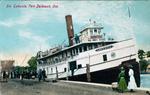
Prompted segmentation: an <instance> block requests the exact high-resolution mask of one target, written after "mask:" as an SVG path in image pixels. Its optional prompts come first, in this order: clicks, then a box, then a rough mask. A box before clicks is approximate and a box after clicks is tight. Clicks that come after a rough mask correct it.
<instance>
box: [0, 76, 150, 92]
mask: <svg viewBox="0 0 150 95" xmlns="http://www.w3.org/2000/svg"><path fill="white" fill-rule="evenodd" d="M0 85H1V86H0V91H1V92H0V95H150V94H149V92H150V89H149V88H137V89H135V90H134V92H129V91H126V92H124V93H119V92H117V91H114V90H113V89H112V86H111V85H107V84H99V83H87V82H76V81H62V80H60V81H58V82H43V81H41V82H38V81H37V80H32V79H30V80H27V79H25V80H19V79H18V80H9V81H8V82H7V83H3V82H1V84H0Z"/></svg>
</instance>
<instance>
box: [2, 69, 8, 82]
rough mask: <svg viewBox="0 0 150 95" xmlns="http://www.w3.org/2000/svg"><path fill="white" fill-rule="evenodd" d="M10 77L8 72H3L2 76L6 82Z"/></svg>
mask: <svg viewBox="0 0 150 95" xmlns="http://www.w3.org/2000/svg"><path fill="white" fill-rule="evenodd" d="M8 77H9V74H8V72H6V71H3V72H2V78H3V81H4V82H7V79H8Z"/></svg>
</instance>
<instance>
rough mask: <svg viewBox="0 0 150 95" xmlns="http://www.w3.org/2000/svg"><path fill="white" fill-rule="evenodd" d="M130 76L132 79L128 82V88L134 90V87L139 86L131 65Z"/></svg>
mask: <svg viewBox="0 0 150 95" xmlns="http://www.w3.org/2000/svg"><path fill="white" fill-rule="evenodd" d="M129 68H130V69H129V76H130V80H129V83H128V89H129V90H130V91H131V92H133V89H135V88H136V87H137V85H136V82H135V78H134V71H133V69H132V66H130V67H129Z"/></svg>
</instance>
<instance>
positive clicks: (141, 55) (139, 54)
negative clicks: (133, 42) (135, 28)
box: [138, 49, 145, 60]
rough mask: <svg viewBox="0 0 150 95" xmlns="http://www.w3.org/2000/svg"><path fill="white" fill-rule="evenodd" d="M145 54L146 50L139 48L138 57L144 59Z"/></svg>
mask: <svg viewBox="0 0 150 95" xmlns="http://www.w3.org/2000/svg"><path fill="white" fill-rule="evenodd" d="M144 54H145V52H144V50H141V49H139V50H138V57H139V59H140V60H143V58H144Z"/></svg>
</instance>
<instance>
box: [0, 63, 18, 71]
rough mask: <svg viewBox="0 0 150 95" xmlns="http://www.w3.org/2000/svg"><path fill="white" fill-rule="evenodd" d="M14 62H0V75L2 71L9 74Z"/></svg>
mask: <svg viewBox="0 0 150 95" xmlns="http://www.w3.org/2000/svg"><path fill="white" fill-rule="evenodd" d="M14 62H15V60H0V73H1V72H2V71H7V72H11V71H12V69H13V66H14Z"/></svg>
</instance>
